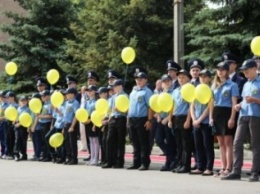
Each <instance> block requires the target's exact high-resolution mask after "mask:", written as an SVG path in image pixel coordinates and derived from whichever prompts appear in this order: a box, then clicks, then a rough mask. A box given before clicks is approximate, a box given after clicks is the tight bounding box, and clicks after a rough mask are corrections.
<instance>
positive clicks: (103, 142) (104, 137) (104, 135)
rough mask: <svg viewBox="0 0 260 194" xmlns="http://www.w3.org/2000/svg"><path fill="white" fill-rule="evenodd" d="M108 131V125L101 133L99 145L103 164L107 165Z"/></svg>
mask: <svg viewBox="0 0 260 194" xmlns="http://www.w3.org/2000/svg"><path fill="white" fill-rule="evenodd" d="M107 131H108V125H105V126H103V128H101V133H100V135H99V143H100V145H101V162H102V163H103V164H105V163H107Z"/></svg>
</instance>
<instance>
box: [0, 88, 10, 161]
mask: <svg viewBox="0 0 260 194" xmlns="http://www.w3.org/2000/svg"><path fill="white" fill-rule="evenodd" d="M6 93H7V91H1V92H0V142H1V159H5V158H6V154H7V153H6V151H7V145H6V132H7V121H6V119H5V117H4V111H5V109H6V108H7V107H8V102H7V100H6V97H5V95H6Z"/></svg>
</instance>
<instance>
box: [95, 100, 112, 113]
mask: <svg viewBox="0 0 260 194" xmlns="http://www.w3.org/2000/svg"><path fill="white" fill-rule="evenodd" d="M95 108H96V111H98V112H99V113H100V114H106V113H107V112H108V109H109V104H108V101H107V100H106V99H104V98H101V99H99V100H98V101H97V102H96V104H95Z"/></svg>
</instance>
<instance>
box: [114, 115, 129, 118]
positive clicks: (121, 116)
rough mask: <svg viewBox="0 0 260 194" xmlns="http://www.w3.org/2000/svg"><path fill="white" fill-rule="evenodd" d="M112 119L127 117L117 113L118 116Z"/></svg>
mask: <svg viewBox="0 0 260 194" xmlns="http://www.w3.org/2000/svg"><path fill="white" fill-rule="evenodd" d="M111 118H112V119H120V118H126V116H124V115H116V116H112V117H111Z"/></svg>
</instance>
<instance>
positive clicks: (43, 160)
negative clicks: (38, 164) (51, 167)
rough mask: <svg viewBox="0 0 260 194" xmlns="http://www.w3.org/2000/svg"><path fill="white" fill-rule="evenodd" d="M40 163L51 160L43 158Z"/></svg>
mask: <svg viewBox="0 0 260 194" xmlns="http://www.w3.org/2000/svg"><path fill="white" fill-rule="evenodd" d="M41 161H42V162H50V161H51V158H43V159H42V160H41Z"/></svg>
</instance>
